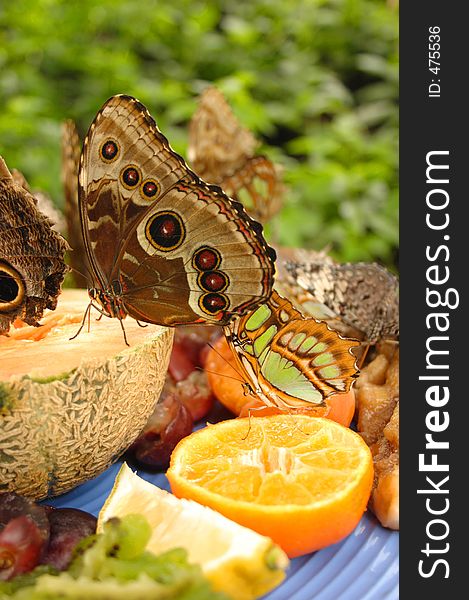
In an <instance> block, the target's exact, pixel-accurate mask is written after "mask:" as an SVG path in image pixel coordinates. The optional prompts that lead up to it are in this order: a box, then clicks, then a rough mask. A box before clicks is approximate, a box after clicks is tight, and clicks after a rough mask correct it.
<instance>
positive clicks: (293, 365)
mask: <svg viewBox="0 0 469 600" xmlns="http://www.w3.org/2000/svg"><path fill="white" fill-rule="evenodd" d="M224 332H225V336H226V339H227V341H228V344H229V346H230V347H231V349H232V351H233V353H234V354H235V356H236V358H237V363H238V366H239V368H240V369H241V373H242V376H243V378H244V380H245V382H246V391H247V392H249V393H250V394H252V395H253V396H254V397H255V398H257V399H258V400H260V401H261V402H263V403H264V404H265V405H266V406H275V407H277V408H280V409H284V410H287V411H288V410H291V409H298V408H301V409H304V408H308V409H311V410H312V411H316V412H317V413H318V414H321V412H324V409H325V408H326V399H327V398H328V397H329V396H331V395H333V394H337V393H344V392H347V391H349V390H350V388H351V386H352V383H353V381H354V380H355V378H356V377H357V375H358V370H357V366H356V357H355V355H354V354H353V351H352V350H353V348H354V347H356V346H359V342H358V341H357V340H353V339H347V338H343V337H341V336H340V335H339V334H338V333H337V332H336V331H334V330H333V329H331V328H329V327H328V326H327V324H326V323H324V322H322V321H317V320H315V319H313V318H306V317H304V316H303V315H302V314H301V313H300V311H298V310H296V309H295V308H294V307H293V305H292V304H291V302H290V301H289V300H287V299H286V298H283V297H282V296H280V294H278V293H277V292H276V291H273V293H272V295H271V297H270V298H269V300H268V301H267V302H265V303H263V304H261V305H260V306H258V307H257V308H256V309H255V310H253V311H251V312H250V313H249V314H247V315H245V316H243V317H238V318H236V319H234V320H233V321H232V322H231V323H230V324H229V325H227V326H226V327H225V328H224Z"/></svg>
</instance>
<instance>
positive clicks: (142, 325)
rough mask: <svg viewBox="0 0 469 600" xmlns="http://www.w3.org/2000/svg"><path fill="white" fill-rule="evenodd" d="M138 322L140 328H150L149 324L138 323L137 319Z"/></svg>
mask: <svg viewBox="0 0 469 600" xmlns="http://www.w3.org/2000/svg"><path fill="white" fill-rule="evenodd" d="M136 321H137V325H138V326H139V327H148V323H140V321H138V320H137V319H136Z"/></svg>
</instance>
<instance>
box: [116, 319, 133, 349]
mask: <svg viewBox="0 0 469 600" xmlns="http://www.w3.org/2000/svg"><path fill="white" fill-rule="evenodd" d="M118 319H119V323H120V324H121V329H122V333H123V334H124V342H125V344H126V346H130V344H129V342H128V341H127V334H126V333H125V327H124V323H123V319H122V317H121V316H120V315H118Z"/></svg>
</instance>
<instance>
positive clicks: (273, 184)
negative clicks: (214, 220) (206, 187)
mask: <svg viewBox="0 0 469 600" xmlns="http://www.w3.org/2000/svg"><path fill="white" fill-rule="evenodd" d="M220 186H221V187H222V188H223V190H224V191H225V192H226V194H228V196H230V197H231V198H234V199H235V200H238V201H239V202H241V203H242V204H243V206H244V208H245V209H246V210H247V212H248V213H249V214H250V215H251V216H252V217H253V218H254V219H256V220H259V221H260V222H261V223H266V222H267V221H269V220H270V219H271V218H272V217H273V216H274V215H276V214H277V213H278V211H279V210H280V209H281V207H282V200H283V194H284V192H285V187H284V185H283V184H282V182H281V181H280V179H279V174H278V172H277V168H276V166H275V165H274V164H273V162H272V161H270V160H269V159H268V158H266V157H264V156H255V157H253V158H250V159H249V160H247V162H246V163H245V164H244V165H243V166H242V167H241V168H239V169H238V170H237V171H236V172H235V173H234V174H233V175H231V176H228V177H226V178H225V179H223V181H222V182H221V183H220Z"/></svg>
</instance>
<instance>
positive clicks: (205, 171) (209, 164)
mask: <svg viewBox="0 0 469 600" xmlns="http://www.w3.org/2000/svg"><path fill="white" fill-rule="evenodd" d="M258 145H259V142H258V141H257V140H256V138H255V137H254V136H253V135H252V133H251V132H250V131H249V130H248V129H245V128H244V127H242V125H241V124H240V123H239V121H238V119H237V118H236V117H235V115H234V114H233V112H232V110H231V108H230V105H229V104H228V102H227V101H226V99H225V97H224V95H223V94H222V93H221V92H220V90H218V89H217V88H216V87H209V88H207V89H206V90H205V91H204V92H203V94H202V95H201V97H200V100H199V105H198V108H197V110H196V112H195V113H194V115H193V116H192V119H191V122H190V123H189V150H188V157H189V162H190V164H191V165H192V167H193V168H194V169H195V171H196V172H197V173H198V174H199V175H200V176H201V177H202V178H203V179H204V180H206V181H209V182H210V183H218V184H221V182H222V181H223V180H224V179H225V177H227V176H229V175H232V174H233V173H234V172H235V171H236V170H237V169H239V168H240V167H242V166H243V165H244V164H245V162H246V161H247V160H248V159H249V158H250V157H251V156H253V154H254V151H255V149H256V148H257V146H258Z"/></svg>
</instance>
